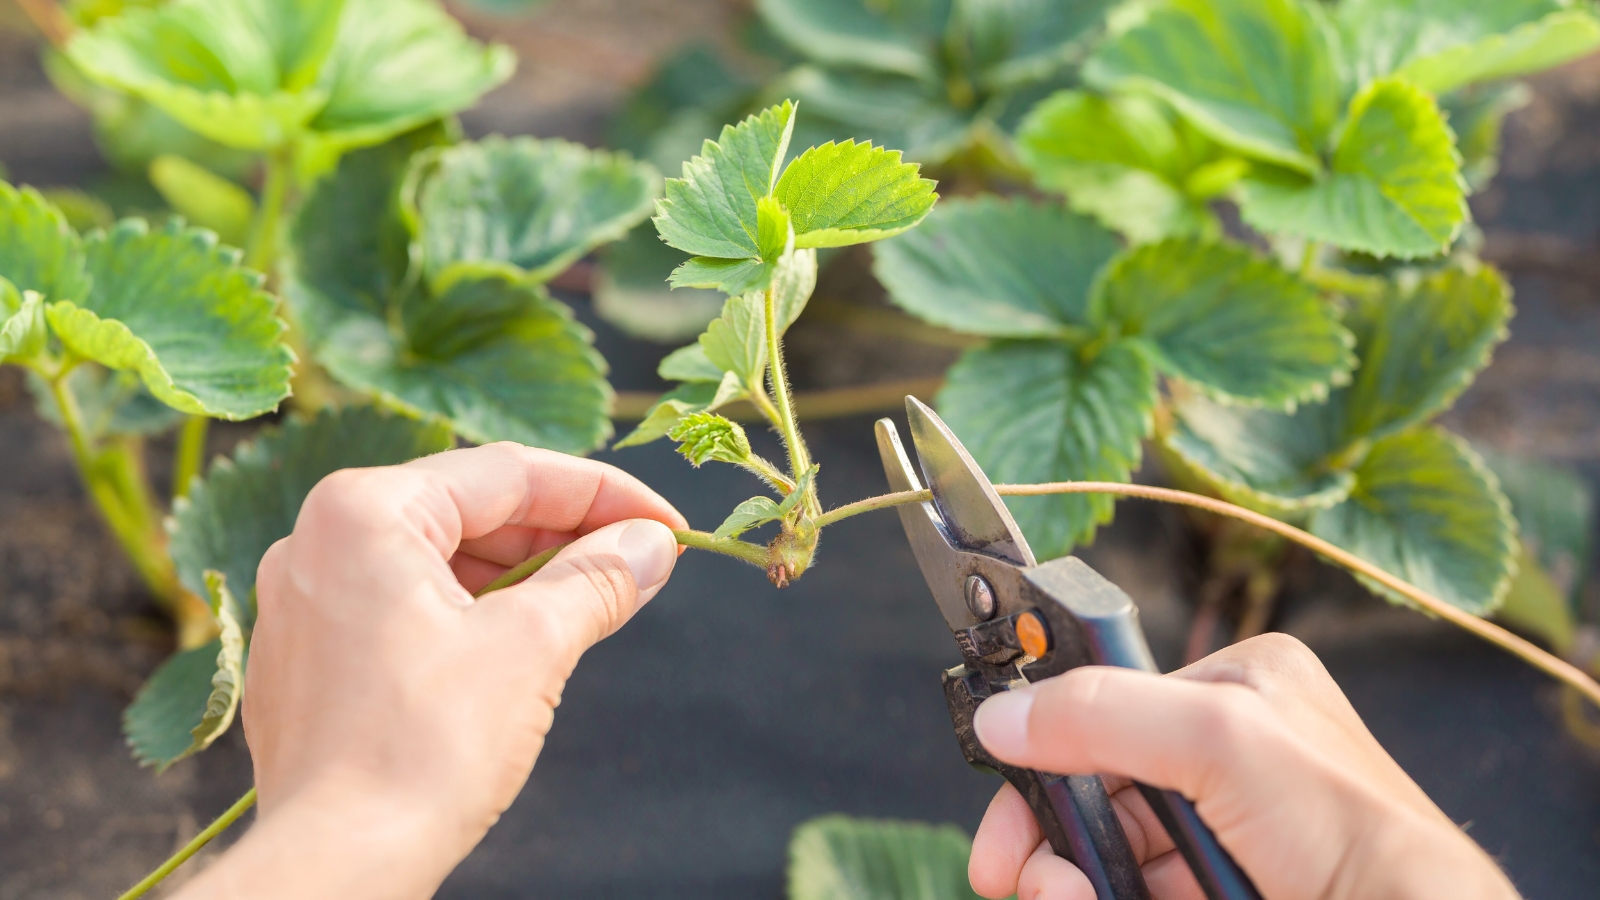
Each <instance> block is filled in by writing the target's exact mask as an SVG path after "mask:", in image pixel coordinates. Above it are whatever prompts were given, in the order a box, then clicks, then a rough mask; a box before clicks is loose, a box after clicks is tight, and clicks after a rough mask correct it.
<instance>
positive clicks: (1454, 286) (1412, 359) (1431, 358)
mask: <svg viewBox="0 0 1600 900" xmlns="http://www.w3.org/2000/svg"><path fill="white" fill-rule="evenodd" d="M1408 281H1410V282H1411V283H1401V284H1395V285H1391V287H1390V289H1389V290H1388V291H1387V292H1386V293H1385V294H1383V295H1381V296H1378V297H1371V298H1362V299H1353V300H1352V301H1351V304H1352V305H1351V309H1350V312H1349V313H1348V314H1347V315H1346V316H1345V325H1346V326H1348V327H1349V329H1350V330H1351V332H1353V333H1354V334H1355V336H1356V355H1357V356H1358V357H1359V358H1360V361H1361V363H1360V365H1359V366H1358V367H1357V368H1356V371H1355V375H1354V378H1353V380H1352V381H1351V384H1350V387H1349V388H1347V389H1345V390H1344V391H1340V392H1336V394H1335V399H1336V400H1340V401H1342V403H1343V405H1344V407H1345V410H1346V412H1344V413H1343V416H1344V433H1345V434H1346V435H1348V436H1349V437H1351V438H1355V437H1366V438H1376V437H1381V436H1383V435H1387V434H1393V433H1395V432H1397V431H1401V430H1403V429H1405V428H1408V427H1410V426H1411V425H1413V424H1416V423H1419V422H1425V421H1427V420H1428V419H1429V418H1431V417H1432V416H1433V415H1434V414H1436V413H1438V412H1440V411H1442V410H1444V409H1448V408H1449V406H1450V404H1452V403H1454V402H1455V398H1456V397H1457V396H1459V395H1460V393H1461V392H1462V391H1464V390H1466V388H1467V386H1468V385H1469V384H1471V383H1472V379H1473V378H1474V377H1475V376H1476V375H1477V373H1478V372H1479V370H1481V369H1482V368H1483V367H1484V366H1486V365H1488V363H1489V356H1490V353H1491V352H1492V351H1493V350H1494V347H1495V346H1496V345H1497V344H1499V343H1500V342H1501V341H1503V340H1505V338H1506V333H1507V331H1506V323H1507V321H1508V320H1509V319H1510V318H1511V311H1512V310H1511V288H1510V287H1509V286H1508V285H1507V284H1506V282H1505V280H1504V279H1502V278H1501V277H1500V275H1499V273H1497V272H1495V270H1494V269H1492V268H1490V267H1488V266H1482V267H1481V268H1479V269H1478V270H1477V271H1475V272H1466V271H1462V270H1460V269H1445V270H1442V271H1439V272H1434V273H1431V274H1429V275H1427V276H1424V277H1422V278H1420V279H1414V280H1408Z"/></svg>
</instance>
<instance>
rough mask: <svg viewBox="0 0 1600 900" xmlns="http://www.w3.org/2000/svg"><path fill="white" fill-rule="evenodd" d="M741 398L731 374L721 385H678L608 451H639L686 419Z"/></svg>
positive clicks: (692, 383) (696, 383) (741, 389)
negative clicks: (628, 448) (635, 448)
mask: <svg viewBox="0 0 1600 900" xmlns="http://www.w3.org/2000/svg"><path fill="white" fill-rule="evenodd" d="M744 395H745V391H744V388H742V387H740V386H739V383H738V378H737V376H735V375H734V374H733V373H731V372H729V373H726V374H725V375H723V377H722V381H721V382H720V383H711V382H704V381H694V382H690V383H688V384H681V385H678V386H677V387H676V388H673V389H672V390H670V391H668V392H667V393H666V394H665V395H663V396H662V398H661V399H660V400H657V401H656V403H655V405H654V406H652V407H650V409H649V411H648V412H646V413H645V415H644V419H643V421H641V422H640V423H639V425H638V427H636V428H634V429H633V431H631V432H629V433H628V436H627V437H625V438H623V439H622V440H620V441H617V442H616V444H614V445H612V447H611V449H613V450H621V449H622V448H624V447H638V446H641V445H644V444H648V443H650V442H651V441H655V440H659V439H661V438H664V437H666V436H667V433H668V432H670V431H672V429H673V428H674V427H676V426H677V424H678V423H679V422H680V421H682V420H683V419H684V417H685V416H690V415H693V414H695V413H700V412H709V411H711V410H714V409H716V408H718V407H720V406H722V405H723V404H724V403H729V402H732V401H733V400H737V399H739V398H740V397H742V396H744Z"/></svg>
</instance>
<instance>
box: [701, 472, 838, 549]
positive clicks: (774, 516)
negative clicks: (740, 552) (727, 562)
mask: <svg viewBox="0 0 1600 900" xmlns="http://www.w3.org/2000/svg"><path fill="white" fill-rule="evenodd" d="M817 468H818V467H817V466H812V467H811V468H810V469H809V470H807V471H806V472H805V474H803V475H801V476H800V481H799V482H798V483H797V484H796V485H795V489H794V490H792V491H790V492H789V493H788V495H787V496H785V497H784V498H783V502H781V503H775V502H773V500H772V498H770V497H751V498H750V499H749V500H746V501H744V502H743V503H741V504H739V505H738V506H736V507H734V508H733V512H732V513H730V514H729V515H728V518H726V519H724V520H723V522H722V524H721V525H718V526H717V530H716V531H715V532H713V534H714V535H715V536H716V537H719V538H724V539H728V538H736V537H739V536H740V535H742V534H744V533H745V532H747V531H750V530H752V529H755V528H760V527H761V526H763V525H766V524H769V523H772V522H777V521H780V520H782V519H783V518H784V517H785V516H787V515H789V514H790V513H791V512H793V511H794V509H795V507H797V506H799V505H800V500H801V498H803V497H805V496H806V494H807V493H809V492H810V490H811V483H812V482H813V481H815V480H816V477H817Z"/></svg>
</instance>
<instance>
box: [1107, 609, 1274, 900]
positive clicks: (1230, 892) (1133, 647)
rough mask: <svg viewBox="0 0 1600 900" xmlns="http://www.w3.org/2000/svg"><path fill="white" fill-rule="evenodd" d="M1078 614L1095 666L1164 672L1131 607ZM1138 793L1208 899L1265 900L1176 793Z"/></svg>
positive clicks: (1142, 788)
mask: <svg viewBox="0 0 1600 900" xmlns="http://www.w3.org/2000/svg"><path fill="white" fill-rule="evenodd" d="M1076 614H1077V616H1078V621H1079V622H1080V623H1082V625H1083V628H1084V631H1085V633H1086V634H1087V635H1088V637H1089V640H1090V643H1091V645H1092V647H1091V651H1092V654H1093V656H1094V657H1095V662H1097V663H1099V664H1100V665H1103V666H1117V667H1119V668H1123V669H1142V670H1144V671H1146V672H1155V673H1157V674H1159V673H1160V672H1161V669H1160V668H1158V667H1157V666H1156V661H1155V658H1154V657H1153V656H1151V655H1150V645H1149V644H1148V643H1146V642H1145V638H1144V629H1143V628H1140V627H1139V621H1138V618H1137V613H1136V612H1135V611H1134V610H1133V609H1132V607H1131V606H1130V607H1127V608H1124V609H1120V610H1116V611H1114V612H1113V611H1108V612H1107V614H1104V615H1095V614H1093V613H1089V614H1087V615H1086V614H1085V611H1084V610H1082V609H1080V610H1077V611H1076ZM1139 792H1140V793H1142V794H1144V796H1145V799H1146V800H1148V801H1149V802H1150V807H1151V809H1153V810H1154V811H1155V814H1156V818H1158V819H1160V820H1161V824H1162V825H1163V826H1165V827H1166V829H1167V834H1168V835H1170V836H1171V837H1172V842H1173V843H1174V844H1175V845H1177V847H1178V851H1179V852H1180V853H1182V854H1183V858H1184V859H1186V860H1188V862H1189V868H1190V869H1191V870H1193V872H1194V877H1195V880H1197V881H1199V882H1200V889H1201V890H1203V891H1205V894H1206V897H1207V898H1209V900H1261V894H1260V892H1258V891H1257V890H1256V886H1255V885H1254V884H1252V883H1251V882H1250V877H1249V876H1248V875H1246V874H1245V873H1244V870H1242V869H1240V868H1239V864H1238V863H1236V862H1234V861H1233V857H1232V856H1230V855H1229V854H1228V851H1227V850H1225V849H1223V847H1222V844H1220V843H1218V841H1217V836H1216V835H1214V834H1212V833H1211V829H1210V828H1208V827H1207V826H1206V823H1204V822H1202V821H1200V814H1199V813H1198V812H1196V811H1195V808H1194V804H1193V803H1190V802H1189V799H1188V798H1187V797H1185V796H1183V795H1182V794H1180V793H1178V792H1177V791H1166V790H1162V789H1160V788H1153V787H1150V786H1149V785H1145V784H1141V785H1139Z"/></svg>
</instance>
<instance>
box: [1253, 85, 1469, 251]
mask: <svg viewBox="0 0 1600 900" xmlns="http://www.w3.org/2000/svg"><path fill="white" fill-rule="evenodd" d="M1241 212H1242V213H1243V215H1244V218H1245V221H1246V222H1249V223H1250V224H1251V225H1252V226H1254V227H1255V228H1257V229H1258V230H1261V231H1267V232H1286V233H1289V234H1295V235H1301V236H1304V237H1307V238H1310V239H1311V240H1315V241H1326V242H1328V243H1331V244H1334V245H1335V246H1338V247H1341V248H1343V249H1346V250H1359V251H1362V252H1365V253H1371V254H1373V255H1375V256H1398V257H1401V258H1405V259H1412V258H1415V257H1419V256H1435V255H1437V254H1439V253H1442V252H1444V251H1445V250H1447V249H1449V247H1450V244H1451V243H1452V242H1454V241H1455V239H1456V236H1457V235H1458V234H1460V233H1461V227H1462V225H1464V224H1465V223H1466V221H1467V215H1468V211H1467V202H1466V194H1465V182H1464V181H1463V179H1462V177H1461V157H1460V155H1459V154H1458V153H1457V152H1456V148H1455V139H1454V136H1453V135H1452V134H1451V132H1450V128H1449V126H1448V125H1446V124H1445V120H1444V116H1443V115H1442V114H1441V113H1440V112H1439V107H1438V105H1437V104H1436V103H1435V102H1434V100H1433V98H1432V97H1430V96H1429V95H1428V94H1426V93H1424V92H1423V91H1422V90H1420V89H1418V88H1417V87H1416V86H1414V85H1412V84H1410V83H1408V82H1406V81H1403V80H1400V79H1397V78H1385V79H1382V80H1380V81H1375V82H1373V83H1372V84H1370V85H1368V86H1367V87H1366V88H1364V89H1362V91H1361V93H1359V94H1357V95H1356V97H1355V99H1354V100H1352V101H1351V102H1350V111H1349V115H1348V117H1347V118H1346V120H1345V124H1344V128H1343V129H1342V131H1341V134H1340V137H1339V143H1338V146H1337V147H1335V148H1334V152H1333V164H1332V166H1331V167H1330V169H1329V171H1328V172H1327V173H1326V174H1324V175H1321V176H1318V177H1316V178H1313V179H1309V180H1308V179H1306V178H1303V177H1301V176H1299V175H1293V174H1290V173H1281V174H1280V175H1279V176H1277V177H1273V178H1270V179H1268V178H1260V179H1254V180H1250V181H1247V182H1246V191H1245V199H1244V203H1243V205H1242V209H1241Z"/></svg>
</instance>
